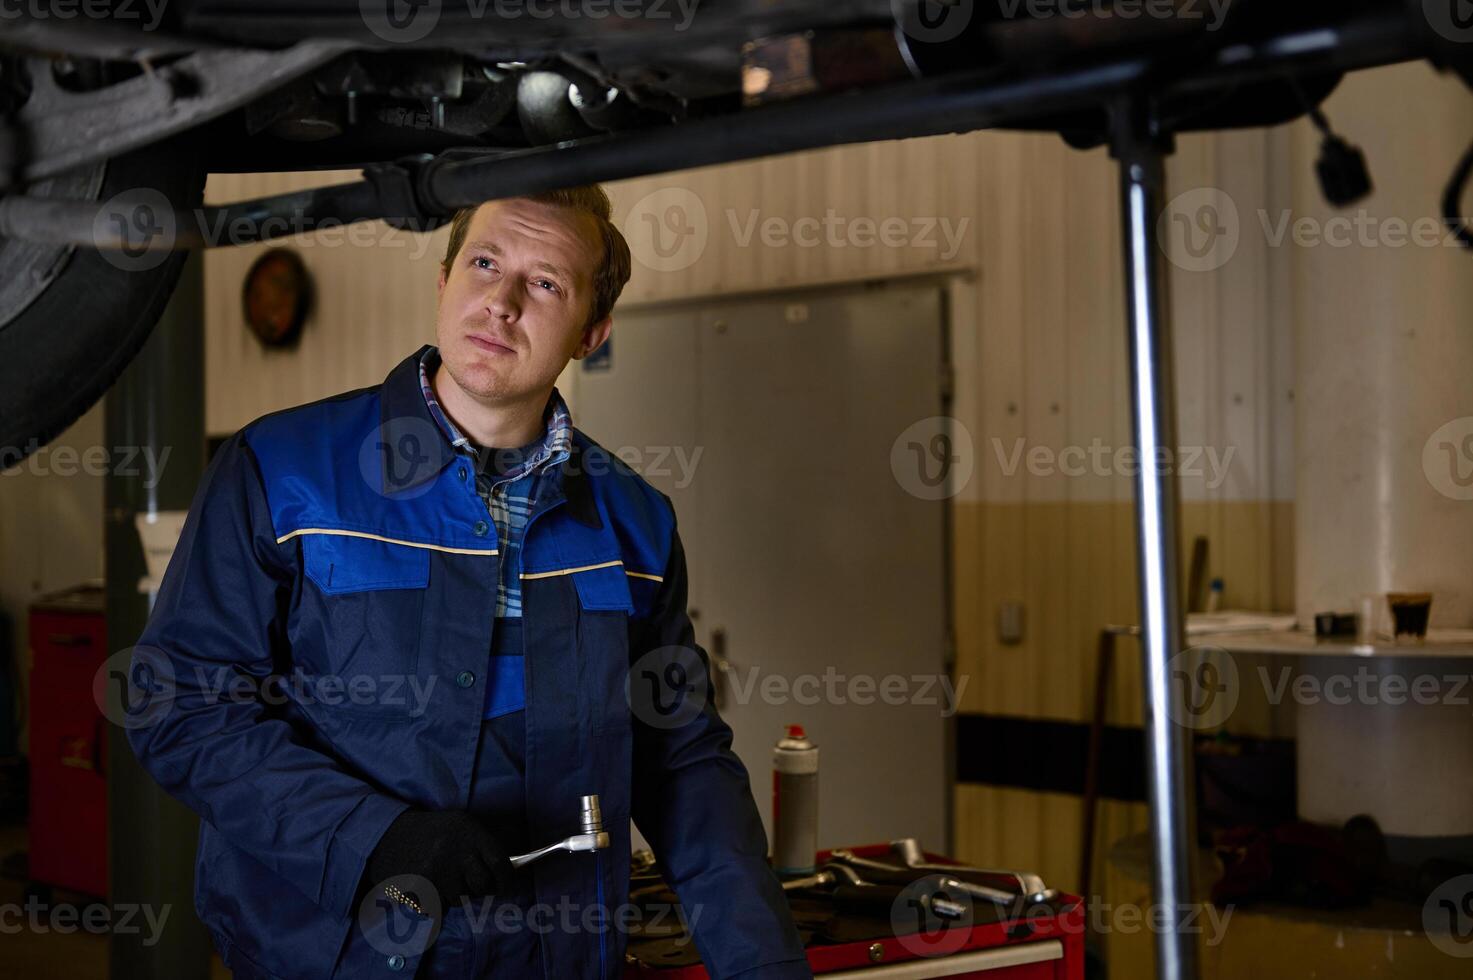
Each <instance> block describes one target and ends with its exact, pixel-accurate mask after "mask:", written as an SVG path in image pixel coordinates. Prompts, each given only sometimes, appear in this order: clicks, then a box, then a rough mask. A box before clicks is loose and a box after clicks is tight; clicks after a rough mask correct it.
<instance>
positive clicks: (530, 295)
mask: <svg viewBox="0 0 1473 980" xmlns="http://www.w3.org/2000/svg"><path fill="white" fill-rule="evenodd" d="M602 258H603V243H602V241H601V240H600V239H599V235H598V229H597V227H596V224H595V222H594V219H593V217H592V216H591V215H587V214H584V213H582V212H580V211H574V210H572V209H569V208H562V207H557V206H556V205H550V204H542V203H540V202H537V201H531V200H527V199H524V198H512V199H510V200H505V201H492V202H490V203H488V204H483V205H481V207H480V208H479V209H477V211H476V213H475V214H474V215H473V216H472V217H471V221H470V225H469V227H468V228H467V230H466V236H465V243H464V244H463V245H462V246H461V248H460V252H459V253H458V254H457V255H456V256H455V258H454V259H453V260H452V263H451V267H450V272H449V274H448V275H447V274H446V273H445V272H444V270H443V269H442V270H441V272H440V299H439V312H438V315H437V317H436V325H435V333H436V337H437V342H438V344H439V347H440V357H441V360H442V362H443V364H444V366H445V369H446V371H447V372H448V373H449V374H450V377H451V379H452V380H453V381H454V382H455V384H456V385H458V386H459V387H460V388H461V389H462V390H463V391H465V392H466V394H468V395H470V396H472V397H473V398H475V399H476V400H478V401H480V402H482V403H484V404H488V405H496V404H505V403H507V402H512V401H516V400H518V399H524V398H527V397H529V396H533V395H537V394H539V393H541V392H545V391H548V390H550V389H551V388H552V385H553V383H554V382H556V380H557V377H558V375H559V374H560V373H561V372H562V370H563V368H564V367H566V366H567V364H568V360H569V359H570V358H575V357H577V358H581V357H585V356H587V355H588V354H590V353H592V352H593V351H594V350H595V349H597V348H598V346H599V345H600V344H602V343H603V342H604V340H605V339H606V338H607V337H608V335H609V327H610V326H611V325H612V319H611V318H609V317H605V318H604V319H603V320H602V321H600V322H599V323H595V324H592V325H589V324H588V317H589V316H590V314H591V312H592V310H593V277H594V274H595V272H596V270H597V269H598V265H599V263H600V261H601V260H602Z"/></svg>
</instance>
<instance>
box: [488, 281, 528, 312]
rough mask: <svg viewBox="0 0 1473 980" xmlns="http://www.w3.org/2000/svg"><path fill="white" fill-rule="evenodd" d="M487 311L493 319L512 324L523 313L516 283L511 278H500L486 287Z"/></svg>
mask: <svg viewBox="0 0 1473 980" xmlns="http://www.w3.org/2000/svg"><path fill="white" fill-rule="evenodd" d="M486 310H487V312H489V313H490V314H491V316H492V318H493V319H496V320H504V321H506V322H507V323H511V322H512V321H514V320H516V318H517V317H519V316H520V315H521V313H522V308H521V304H519V303H518V302H517V297H516V290H515V283H514V282H513V281H512V277H510V276H499V277H498V278H497V279H496V281H494V282H492V283H491V284H490V285H489V286H487V287H486Z"/></svg>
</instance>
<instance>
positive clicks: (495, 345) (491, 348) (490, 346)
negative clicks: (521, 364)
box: [466, 334, 516, 355]
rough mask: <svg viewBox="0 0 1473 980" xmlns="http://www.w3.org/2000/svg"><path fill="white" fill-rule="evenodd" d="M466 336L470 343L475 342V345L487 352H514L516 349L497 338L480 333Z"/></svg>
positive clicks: (500, 353)
mask: <svg viewBox="0 0 1473 980" xmlns="http://www.w3.org/2000/svg"><path fill="white" fill-rule="evenodd" d="M466 336H467V337H468V338H469V339H470V342H471V343H473V344H475V345H476V346H477V347H479V348H480V349H481V350H483V351H485V352H486V353H488V354H499V355H507V354H511V355H514V354H516V349H515V348H514V347H512V346H511V345H509V344H505V343H503V342H501V341H499V340H494V339H492V338H490V337H485V336H482V335H480V334H467V335H466Z"/></svg>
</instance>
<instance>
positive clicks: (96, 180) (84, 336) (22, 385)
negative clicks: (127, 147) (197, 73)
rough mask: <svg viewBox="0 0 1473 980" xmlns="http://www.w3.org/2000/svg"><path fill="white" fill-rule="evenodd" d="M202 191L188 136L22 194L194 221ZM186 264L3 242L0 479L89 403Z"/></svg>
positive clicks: (177, 259) (154, 317)
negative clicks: (137, 205) (167, 209)
mask: <svg viewBox="0 0 1473 980" xmlns="http://www.w3.org/2000/svg"><path fill="white" fill-rule="evenodd" d="M204 180H205V173H204V169H203V161H202V157H201V155H200V153H199V150H198V142H197V140H196V139H195V138H194V136H193V134H189V133H186V134H183V135H182V136H179V137H174V138H172V139H169V140H166V141H164V142H162V143H158V144H154V145H152V146H149V147H147V148H145V149H143V150H138V151H135V152H132V153H129V154H126V155H123V156H119V157H115V158H113V159H110V160H107V161H106V162H105V163H104V164H100V165H98V167H96V168H82V171H81V172H78V173H75V174H69V175H67V176H65V177H63V178H57V179H54V180H50V181H44V182H41V183H40V184H38V185H36V186H35V187H32V188H31V189H30V193H33V194H36V195H37V196H45V197H59V198H70V199H74V200H75V199H84V200H95V201H98V202H99V203H106V202H110V201H115V200H121V201H124V202H131V201H134V200H138V201H142V202H145V206H147V202H156V203H157V205H159V206H160V207H162V206H164V205H168V206H171V207H173V208H176V209H192V208H195V207H198V206H199V204H200V202H201V200H202V198H203V195H204ZM125 192H126V193H127V196H126V197H124V198H121V199H120V198H119V195H123V194H125ZM187 258H188V253H187V252H183V251H177V252H167V253H148V254H146V255H144V256H140V257H136V258H132V259H130V258H129V257H128V256H127V255H126V253H120V252H106V253H104V252H102V251H100V250H98V249H95V248H86V247H82V246H65V247H51V246H38V245H35V244H32V243H23V242H20V241H17V240H14V239H10V240H7V239H4V238H0V276H3V277H4V278H5V281H4V282H0V469H5V468H7V467H11V466H14V465H15V464H16V463H18V462H20V461H21V460H22V459H24V458H25V457H26V456H28V455H30V454H31V453H32V452H35V451H36V450H37V449H39V448H40V447H41V446H44V445H46V443H47V442H49V441H50V440H51V439H53V438H55V437H56V436H57V435H59V434H60V433H62V432H63V431H64V430H66V429H67V427H69V426H70V425H71V424H72V423H73V422H75V421H76V420H77V419H78V418H80V417H81V416H82V414H83V413H85V412H86V411H87V410H88V409H90V408H91V407H92V406H93V405H95V404H96V403H97V400H98V399H99V398H101V397H102V395H103V394H104V393H105V392H106V391H107V389H108V388H109V387H111V386H112V384H113V382H114V381H116V380H117V378H118V376H119V375H120V374H121V373H122V371H123V369H124V368H125V367H127V366H128V364H129V362H130V361H132V359H133V357H134V356H135V355H136V354H137V353H138V351H139V350H140V349H141V348H142V346H143V343H144V341H146V340H147V339H148V337H149V334H150V333H151V332H152V331H153V327H154V324H155V323H157V322H158V320H159V317H160V316H161V315H162V314H163V311H164V307H165V306H166V305H167V304H168V301H169V297H170V296H171V295H172V294H173V291H174V287H175V285H176V284H177V283H178V281H179V274H180V272H181V271H182V270H183V267H184V262H185V260H186V259H187Z"/></svg>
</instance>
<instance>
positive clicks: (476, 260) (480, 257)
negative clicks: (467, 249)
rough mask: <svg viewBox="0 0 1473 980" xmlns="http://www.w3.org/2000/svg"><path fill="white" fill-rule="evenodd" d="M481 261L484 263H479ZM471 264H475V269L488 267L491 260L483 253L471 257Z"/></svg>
mask: <svg viewBox="0 0 1473 980" xmlns="http://www.w3.org/2000/svg"><path fill="white" fill-rule="evenodd" d="M482 262H484V263H486V264H485V265H481V263H482ZM471 265H473V266H475V267H476V268H477V269H490V268H491V267H492V265H491V260H490V259H489V258H488V257H486V256H484V255H477V256H476V257H475V258H473V259H471Z"/></svg>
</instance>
